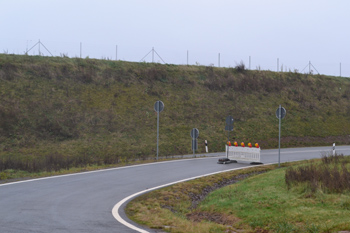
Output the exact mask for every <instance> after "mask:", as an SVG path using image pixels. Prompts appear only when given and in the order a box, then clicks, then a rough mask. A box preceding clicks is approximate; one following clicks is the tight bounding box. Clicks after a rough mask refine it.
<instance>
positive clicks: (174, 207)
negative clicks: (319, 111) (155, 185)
mask: <svg viewBox="0 0 350 233" xmlns="http://www.w3.org/2000/svg"><path fill="white" fill-rule="evenodd" d="M338 158H339V163H338V165H339V166H334V167H332V171H331V172H329V174H328V176H329V177H328V178H327V179H328V180H332V181H333V184H332V185H333V186H328V187H326V189H324V188H325V187H324V186H323V184H325V182H324V181H323V182H322V183H321V182H320V183H318V184H317V185H314V184H315V182H314V178H315V177H314V176H313V174H311V173H306V174H303V175H302V176H296V175H295V174H294V175H291V172H292V173H293V171H296V170H299V168H305V167H306V168H308V167H311V166H313V167H315V168H317V167H323V165H325V163H324V162H325V160H326V159H327V157H323V158H322V160H323V161H322V162H321V161H320V159H318V160H311V161H307V162H305V161H304V162H295V163H285V164H282V168H280V169H275V168H277V165H276V166H273V165H270V166H259V167H254V168H249V169H243V170H235V171H230V172H226V173H221V174H219V175H214V176H208V177H203V178H199V179H195V180H192V181H188V182H184V183H179V184H175V185H172V186H169V187H166V188H162V189H159V190H156V191H152V192H150V193H147V194H144V195H142V196H139V197H137V198H135V199H134V200H132V201H131V202H130V203H129V204H128V205H127V208H126V213H127V214H128V217H129V218H131V219H132V220H134V221H136V222H138V223H140V224H144V225H146V226H148V227H150V228H156V229H163V230H164V231H167V232H264V233H267V232H305V233H306V232H309V233H315V232H340V231H344V232H345V231H346V230H349V229H350V221H349V210H350V193H349V189H348V188H347V189H343V190H342V191H340V189H337V188H336V189H333V187H343V186H344V185H343V181H342V180H341V179H339V180H337V179H336V177H337V174H341V175H348V172H347V170H344V169H345V167H346V169H349V168H350V163H349V162H350V158H349V156H347V157H344V156H341V157H338ZM331 159H332V158H331ZM333 161H334V160H333ZM333 161H332V162H331V163H333V165H334V164H335V163H337V162H333ZM326 164H327V165H326V166H328V165H329V163H326ZM341 164H342V166H340V165H341ZM322 170H323V168H321V169H320V171H322ZM262 171H267V172H264V173H262V174H261V172H262ZM254 173H255V174H257V175H255V176H252V177H249V178H246V179H244V180H242V181H240V178H242V177H243V178H244V176H245V174H250V175H252V174H254ZM320 173H321V172H320ZM295 177H300V178H302V179H303V180H299V181H297V179H293V180H291V178H295ZM334 178H335V179H334ZM307 180H308V181H307ZM221 183H228V184H229V185H227V186H226V187H223V188H220V185H218V184H221ZM230 183H233V184H230ZM310 184H311V185H310ZM217 187H218V188H219V189H216V188H217ZM347 187H348V186H347ZM215 189H216V190H215ZM207 190H210V191H212V190H215V191H213V192H210V193H209V194H208V192H207Z"/></svg>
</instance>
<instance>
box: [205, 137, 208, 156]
mask: <svg viewBox="0 0 350 233" xmlns="http://www.w3.org/2000/svg"><path fill="white" fill-rule="evenodd" d="M204 144H205V151H206V152H207V153H208V142H207V140H204Z"/></svg>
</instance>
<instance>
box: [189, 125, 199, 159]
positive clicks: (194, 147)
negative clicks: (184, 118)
mask: <svg viewBox="0 0 350 233" xmlns="http://www.w3.org/2000/svg"><path fill="white" fill-rule="evenodd" d="M190 134H191V138H192V150H193V157H196V155H195V153H196V150H197V149H198V142H197V138H198V136H199V130H198V129H197V128H193V129H192V130H191V133H190Z"/></svg>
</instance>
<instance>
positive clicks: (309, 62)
mask: <svg viewBox="0 0 350 233" xmlns="http://www.w3.org/2000/svg"><path fill="white" fill-rule="evenodd" d="M309 74H311V61H309Z"/></svg>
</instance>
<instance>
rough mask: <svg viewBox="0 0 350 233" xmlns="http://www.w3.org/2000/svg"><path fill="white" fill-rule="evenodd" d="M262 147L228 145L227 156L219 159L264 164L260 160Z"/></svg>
mask: <svg viewBox="0 0 350 233" xmlns="http://www.w3.org/2000/svg"><path fill="white" fill-rule="evenodd" d="M242 144H243V145H244V143H242ZM260 151H261V150H260V147H259V146H258V145H256V148H253V147H251V146H250V147H244V146H226V158H224V159H219V162H218V163H223V164H226V163H237V161H245V162H250V163H251V164H262V163H261V160H260Z"/></svg>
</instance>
